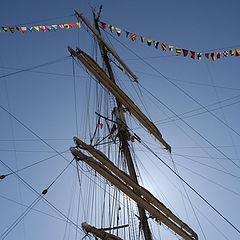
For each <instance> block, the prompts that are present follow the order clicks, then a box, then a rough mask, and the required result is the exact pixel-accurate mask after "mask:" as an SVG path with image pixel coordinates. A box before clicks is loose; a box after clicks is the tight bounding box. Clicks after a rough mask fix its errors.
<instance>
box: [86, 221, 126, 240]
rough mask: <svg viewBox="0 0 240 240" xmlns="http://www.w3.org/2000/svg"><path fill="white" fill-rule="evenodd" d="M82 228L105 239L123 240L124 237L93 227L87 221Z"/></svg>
mask: <svg viewBox="0 0 240 240" xmlns="http://www.w3.org/2000/svg"><path fill="white" fill-rule="evenodd" d="M82 228H83V229H84V231H85V232H87V233H89V232H90V233H92V234H93V235H95V236H97V237H98V238H101V239H103V240H123V239H122V238H120V237H118V236H115V235H113V234H111V233H107V232H106V231H104V230H102V229H98V228H96V227H93V226H91V225H89V224H87V223H85V222H84V223H82Z"/></svg>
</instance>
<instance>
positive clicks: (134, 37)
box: [130, 33, 137, 42]
mask: <svg viewBox="0 0 240 240" xmlns="http://www.w3.org/2000/svg"><path fill="white" fill-rule="evenodd" d="M130 38H131V40H132V41H133V42H134V41H136V39H137V34H136V33H131V34H130Z"/></svg>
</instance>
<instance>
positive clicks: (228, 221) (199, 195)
mask: <svg viewBox="0 0 240 240" xmlns="http://www.w3.org/2000/svg"><path fill="white" fill-rule="evenodd" d="M142 145H143V146H144V147H145V148H146V149H148V150H149V151H150V152H151V153H152V154H153V155H154V156H155V157H156V158H157V159H159V160H160V161H161V162H162V163H163V164H164V165H165V166H166V167H167V168H168V169H169V170H170V171H171V172H172V173H173V174H175V175H176V176H177V177H178V178H179V179H180V180H181V181H182V182H184V184H186V185H187V186H188V187H189V188H190V189H191V190H192V191H193V192H194V193H195V194H196V195H197V196H198V197H200V198H201V199H202V200H203V201H204V202H205V203H206V204H207V205H208V206H209V207H210V208H211V209H213V210H214V212H216V213H217V214H218V215H219V216H220V217H221V218H222V219H223V220H224V221H225V222H227V223H228V224H229V225H230V226H231V227H232V228H234V229H235V230H236V231H237V232H238V233H239V234H240V230H239V229H238V228H237V227H236V226H235V225H234V224H233V223H232V222H230V220H228V219H227V218H226V217H225V216H224V215H223V214H222V213H221V212H220V211H218V210H217V209H216V208H215V207H214V206H213V205H212V204H211V203H210V202H209V201H207V200H206V199H205V198H204V197H203V196H202V195H201V194H200V193H198V192H197V190H195V188H193V187H192V186H191V185H190V184H189V183H188V182H187V181H186V180H185V179H183V178H182V177H181V176H180V175H179V174H178V173H176V172H175V171H174V170H173V169H172V168H171V167H170V166H169V165H168V164H167V163H166V162H165V161H163V159H161V158H160V157H159V156H158V155H157V154H156V153H155V152H154V151H153V150H152V149H151V148H150V147H149V146H148V145H147V144H146V143H144V142H143V141H142Z"/></svg>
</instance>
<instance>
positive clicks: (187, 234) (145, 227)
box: [68, 8, 198, 240]
mask: <svg viewBox="0 0 240 240" xmlns="http://www.w3.org/2000/svg"><path fill="white" fill-rule="evenodd" d="M100 12H101V8H100ZM100 12H99V13H98V15H97V16H96V13H94V12H93V15H94V23H95V28H94V27H93V26H92V25H91V24H90V23H89V21H88V20H87V19H86V18H85V17H84V16H83V14H80V13H78V12H76V11H75V13H76V15H77V16H78V18H80V19H81V20H82V21H83V22H84V23H85V24H86V26H87V27H88V28H89V29H90V30H91V31H92V32H93V33H94V35H95V36H96V37H97V39H98V44H99V48H100V51H101V55H102V58H103V61H104V64H105V66H106V69H107V73H106V72H105V71H104V70H103V69H102V68H101V67H100V66H99V65H98V64H97V63H96V62H95V61H94V60H93V59H92V58H91V57H90V56H89V55H88V54H86V53H85V52H83V51H82V50H81V49H79V48H77V50H76V51H75V50H73V49H72V48H70V47H69V48H68V50H69V52H70V53H71V55H72V56H73V57H76V58H78V60H79V61H80V62H82V63H83V65H85V67H86V68H87V69H88V70H89V71H90V72H91V73H92V74H93V75H94V76H95V78H96V79H97V80H99V82H100V83H101V84H102V85H103V86H104V87H106V88H107V89H108V90H109V91H110V92H111V93H112V94H113V96H115V99H116V107H115V108H114V110H113V113H114V115H115V118H116V121H115V123H116V124H117V136H118V138H119V141H120V147H121V151H122V153H123V155H124V157H125V160H126V163H127V167H128V172H129V175H128V174H127V175H126V176H127V177H125V175H124V174H121V172H119V171H118V170H116V168H115V167H114V169H115V170H116V172H115V173H114V174H116V175H118V174H119V173H120V179H119V177H117V176H115V175H114V174H113V173H111V171H115V170H113V169H112V167H111V164H110V165H109V166H110V168H111V171H109V169H108V168H107V167H105V164H107V165H108V161H104V163H103V164H100V163H97V162H96V161H95V160H94V159H92V158H89V157H88V156H86V155H84V154H82V153H81V152H80V151H77V152H76V149H78V146H80V145H82V147H83V149H85V150H86V151H89V152H91V154H93V155H94V157H95V158H97V159H98V160H99V161H101V160H100V159H103V158H102V157H100V159H99V158H98V156H95V153H96V151H97V150H94V151H90V150H91V146H90V145H85V144H84V143H83V142H81V141H80V140H79V139H78V140H77V139H75V141H76V142H77V148H76V149H75V148H71V152H72V154H73V155H74V156H75V158H76V160H82V161H85V162H86V163H87V164H88V165H90V166H91V167H92V168H93V169H95V170H96V171H97V172H98V173H100V175H102V176H103V177H105V178H106V179H107V180H109V181H110V182H112V183H113V185H115V186H117V187H118V188H119V189H120V190H121V191H123V192H124V193H125V194H126V195H128V196H129V197H130V198H132V199H133V200H134V201H135V202H136V203H137V207H138V212H139V217H140V226H141V229H142V231H143V235H144V239H145V240H152V234H151V231H150V228H149V224H148V218H147V216H146V210H147V212H149V213H150V214H151V215H152V216H155V219H156V220H158V221H159V222H163V223H164V224H166V226H168V227H169V228H170V229H172V230H173V231H174V232H175V233H177V234H178V235H179V236H181V237H183V239H185V240H197V239H198V237H197V235H196V233H195V232H194V231H193V230H192V229H191V228H189V227H188V226H187V225H186V224H185V223H184V222H182V221H181V220H180V219H178V218H177V217H176V216H174V215H173V214H172V213H171V211H170V210H168V209H167V208H166V207H165V206H163V204H162V203H161V202H159V201H158V200H157V199H155V198H154V197H153V196H151V195H150V194H149V193H148V192H147V190H143V189H142V188H141V187H140V185H139V183H138V178H137V174H136V171H135V167H134V164H133V158H132V155H131V152H130V148H129V143H128V141H129V140H131V138H130V136H131V134H130V132H129V130H128V127H127V123H126V119H125V115H124V114H125V113H124V112H125V109H127V111H129V112H130V113H132V114H133V115H134V116H135V117H136V118H137V119H138V120H139V122H140V123H142V125H143V126H144V127H145V128H146V129H147V130H148V131H149V132H150V133H151V134H152V135H153V136H154V137H156V139H157V140H158V141H159V142H160V143H161V144H162V145H163V146H164V147H165V149H167V150H168V151H169V152H171V147H170V145H168V143H167V142H166V141H165V140H164V139H163V138H162V135H161V133H160V131H159V130H158V129H157V127H156V126H155V125H154V124H153V123H152V122H151V121H150V120H149V119H148V118H147V117H146V116H145V115H144V114H143V113H142V112H141V110H140V109H139V108H138V107H137V105H136V104H135V103H134V102H133V101H132V100H131V99H130V98H129V97H128V96H127V95H126V94H125V93H124V92H123V91H122V90H121V89H120V88H119V87H118V85H117V84H116V81H115V77H114V74H113V71H112V67H111V64H110V60H109V57H108V53H111V54H112V55H113V56H114V57H115V59H116V60H117V61H118V62H119V63H120V64H121V66H122V67H123V68H124V69H125V71H126V72H127V73H128V74H129V75H130V76H131V77H132V78H133V79H134V80H135V81H137V77H136V76H135V75H134V74H133V73H132V71H131V70H130V69H129V67H128V66H127V65H126V64H125V63H124V62H123V61H122V60H121V58H120V57H119V56H118V54H117V53H116V52H115V50H114V49H112V48H111V47H110V46H108V45H107V43H106V42H105V41H104V39H103V38H102V37H101V32H100V29H99V25H98V22H99V16H100ZM100 156H102V155H101V154H100ZM122 177H123V179H125V180H121V178H122ZM128 178H129V179H128ZM124 182H125V183H124ZM126 184H127V185H128V184H130V185H131V186H130V187H128V186H126ZM143 195H145V199H148V200H144V199H143ZM146 196H147V197H146ZM150 200H151V201H153V202H154V204H155V207H154V206H152V205H151V204H149V202H150ZM156 207H157V208H156ZM159 210H160V211H159ZM88 231H89V232H92V233H93V234H96V233H97V230H96V229H95V228H94V227H88ZM94 232H96V233H94ZM101 234H103V232H102V233H100V232H98V233H97V234H96V235H98V237H100V235H101ZM104 234H105V233H104ZM100 238H101V237H100ZM102 239H103V238H102ZM107 239H111V237H109V238H107Z"/></svg>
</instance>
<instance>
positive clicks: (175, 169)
mask: <svg viewBox="0 0 240 240" xmlns="http://www.w3.org/2000/svg"><path fill="white" fill-rule="evenodd" d="M170 158H171V160H172V163H173V168H174V172H176V173H177V174H178V175H179V176H180V174H179V171H178V169H177V166H176V164H175V161H174V159H173V156H172V155H170ZM179 180H180V183H181V185H182V187H183V190H184V192H185V195H186V197H187V200H188V202H189V204H190V206H191V209H192V211H193V214H194V216H195V218H196V220H197V223H198V226H199V227H200V230H201V232H202V235H203V237H204V239H205V240H207V238H206V235H205V233H204V231H203V228H202V225H201V223H200V221H199V218H198V216H197V213H196V211H195V209H194V207H193V204H192V202H191V199H190V197H189V194H188V192H187V190H186V188H185V185H184V184H183V181H182V180H181V179H179ZM179 190H180V189H179ZM184 207H186V206H185V204H184Z"/></svg>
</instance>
